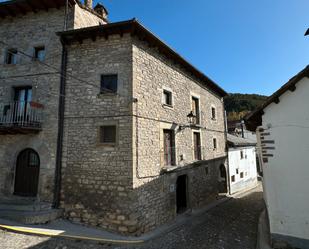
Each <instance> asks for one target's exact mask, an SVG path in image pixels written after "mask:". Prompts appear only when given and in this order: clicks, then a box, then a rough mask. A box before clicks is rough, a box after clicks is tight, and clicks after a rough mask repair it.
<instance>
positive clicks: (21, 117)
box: [0, 101, 43, 135]
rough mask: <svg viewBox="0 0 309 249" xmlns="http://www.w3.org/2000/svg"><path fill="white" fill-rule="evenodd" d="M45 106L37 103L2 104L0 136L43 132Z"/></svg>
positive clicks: (0, 106) (0, 104)
mask: <svg viewBox="0 0 309 249" xmlns="http://www.w3.org/2000/svg"><path fill="white" fill-rule="evenodd" d="M42 116H43V105H42V104H39V103H37V102H33V101H30V102H21V101H17V102H10V103H0V135H3V134H28V133H37V132H39V131H41V130H42Z"/></svg>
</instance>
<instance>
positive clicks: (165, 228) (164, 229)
mask: <svg viewBox="0 0 309 249" xmlns="http://www.w3.org/2000/svg"><path fill="white" fill-rule="evenodd" d="M258 186H259V184H257V185H256V186H254V187H252V188H250V189H248V190H245V191H241V192H238V193H235V194H233V195H227V196H225V197H223V198H222V199H219V200H216V201H214V202H212V203H210V204H209V205H207V206H206V207H204V208H202V209H198V210H191V213H190V214H188V213H184V214H183V215H181V216H179V217H177V218H176V219H175V220H174V221H173V222H171V223H168V224H165V225H162V226H159V227H158V228H157V229H155V230H154V231H152V232H150V233H148V234H144V235H143V236H141V237H140V239H136V240H134V239H127V240H125V239H123V240H122V239H107V238H98V237H87V236H79V235H67V234H64V233H63V234H61V232H59V231H57V230H55V232H52V229H42V228H27V227H20V226H13V225H3V224H0V229H2V230H6V231H11V232H16V233H22V234H27V235H30V234H32V235H39V236H47V237H54V238H56V237H57V238H67V239H75V240H88V241H96V242H105V243H110V244H131V245H132V244H142V243H145V242H146V241H149V240H152V239H155V238H157V237H159V236H160V235H161V234H163V233H169V232H171V231H173V230H175V229H176V228H177V227H179V226H181V225H183V224H185V223H186V222H187V221H188V220H190V218H191V217H194V216H200V215H202V214H204V213H205V212H207V211H209V210H211V209H213V208H215V207H217V206H219V205H221V204H223V203H225V202H227V201H229V200H231V199H233V197H242V196H245V195H247V194H249V193H250V192H251V191H252V190H254V189H255V188H257V187H258Z"/></svg>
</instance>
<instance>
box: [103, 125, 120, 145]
mask: <svg viewBox="0 0 309 249" xmlns="http://www.w3.org/2000/svg"><path fill="white" fill-rule="evenodd" d="M100 143H101V144H105V145H111V146H114V145H116V143H117V126H116V125H105V126H101V127H100Z"/></svg>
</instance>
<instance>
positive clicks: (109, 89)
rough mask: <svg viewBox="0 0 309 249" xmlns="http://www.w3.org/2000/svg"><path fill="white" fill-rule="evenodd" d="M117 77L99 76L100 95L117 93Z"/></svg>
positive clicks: (113, 75) (114, 75)
mask: <svg viewBox="0 0 309 249" xmlns="http://www.w3.org/2000/svg"><path fill="white" fill-rule="evenodd" d="M117 85H118V75H117V74H110V75H101V93H117Z"/></svg>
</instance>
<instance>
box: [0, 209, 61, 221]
mask: <svg viewBox="0 0 309 249" xmlns="http://www.w3.org/2000/svg"><path fill="white" fill-rule="evenodd" d="M62 214H63V210H62V209H50V210H44V211H18V210H0V218H2V219H7V220H12V221H17V222H20V223H23V224H44V223H47V222H50V221H53V220H56V219H58V218H60V217H62Z"/></svg>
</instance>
